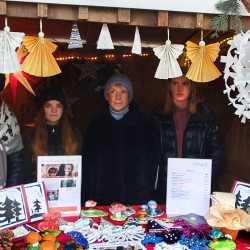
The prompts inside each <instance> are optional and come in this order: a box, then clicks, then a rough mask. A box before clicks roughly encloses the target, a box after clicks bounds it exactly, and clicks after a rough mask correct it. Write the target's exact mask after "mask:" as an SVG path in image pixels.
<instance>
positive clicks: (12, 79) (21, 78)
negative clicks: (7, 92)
mask: <svg viewBox="0 0 250 250" xmlns="http://www.w3.org/2000/svg"><path fill="white" fill-rule="evenodd" d="M16 55H17V58H18V60H19V62H20V64H22V61H23V59H24V57H25V56H26V55H27V50H26V49H25V48H24V46H21V47H20V48H18V49H17V52H16ZM38 80H39V79H38V78H35V77H32V76H30V75H28V74H27V73H25V72H23V71H21V70H20V71H16V72H14V73H10V74H5V88H6V87H7V86H8V85H10V87H11V93H12V100H13V104H14V105H15V103H16V96H17V87H18V83H20V84H21V85H22V86H23V87H24V88H25V89H26V90H27V91H29V92H30V93H31V94H32V95H35V92H34V91H33V89H32V87H31V84H30V81H32V83H36V82H37V81H38Z"/></svg>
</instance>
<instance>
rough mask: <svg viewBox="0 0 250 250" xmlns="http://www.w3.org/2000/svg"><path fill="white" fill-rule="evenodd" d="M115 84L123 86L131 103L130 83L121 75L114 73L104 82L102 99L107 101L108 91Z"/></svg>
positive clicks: (131, 89)
mask: <svg viewBox="0 0 250 250" xmlns="http://www.w3.org/2000/svg"><path fill="white" fill-rule="evenodd" d="M115 84H121V85H123V86H124V87H125V88H126V89H127V90H128V100H129V102H131V100H132V99H133V87H132V82H131V81H130V79H129V78H128V77H127V76H126V75H123V74H120V73H116V74H114V75H112V76H111V77H110V78H109V79H108V81H107V82H106V85H105V88H104V97H105V99H106V100H107V94H108V91H109V89H110V88H111V87H112V86H113V85H115Z"/></svg>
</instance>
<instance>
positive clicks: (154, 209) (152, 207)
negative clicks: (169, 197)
mask: <svg viewBox="0 0 250 250" xmlns="http://www.w3.org/2000/svg"><path fill="white" fill-rule="evenodd" d="M147 205H148V208H147V210H146V211H147V215H148V216H149V217H158V216H161V215H162V214H163V213H164V212H163V211H161V210H160V209H159V208H158V204H157V202H156V201H153V200H151V201H149V202H148V204H147Z"/></svg>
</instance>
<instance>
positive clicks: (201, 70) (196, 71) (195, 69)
mask: <svg viewBox="0 0 250 250" xmlns="http://www.w3.org/2000/svg"><path fill="white" fill-rule="evenodd" d="M186 45H187V46H186V50H187V57H188V58H189V59H190V60H191V61H192V64H191V66H190V68H189V70H188V72H187V74H186V77H187V78H189V79H190V80H192V81H194V82H210V81H213V80H215V79H216V78H218V77H219V76H221V72H220V71H219V70H218V69H217V67H216V66H215V64H214V62H215V60H216V58H217V57H218V55H219V52H220V44H219V43H213V44H209V45H206V44H205V42H204V41H200V43H199V45H197V44H196V43H193V42H190V41H188V42H186Z"/></svg>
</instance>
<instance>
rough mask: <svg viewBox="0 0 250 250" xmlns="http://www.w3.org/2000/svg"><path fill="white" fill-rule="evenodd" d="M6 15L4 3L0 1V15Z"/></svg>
mask: <svg viewBox="0 0 250 250" xmlns="http://www.w3.org/2000/svg"><path fill="white" fill-rule="evenodd" d="M6 14H7V6H6V2H5V1H0V15H6Z"/></svg>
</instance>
